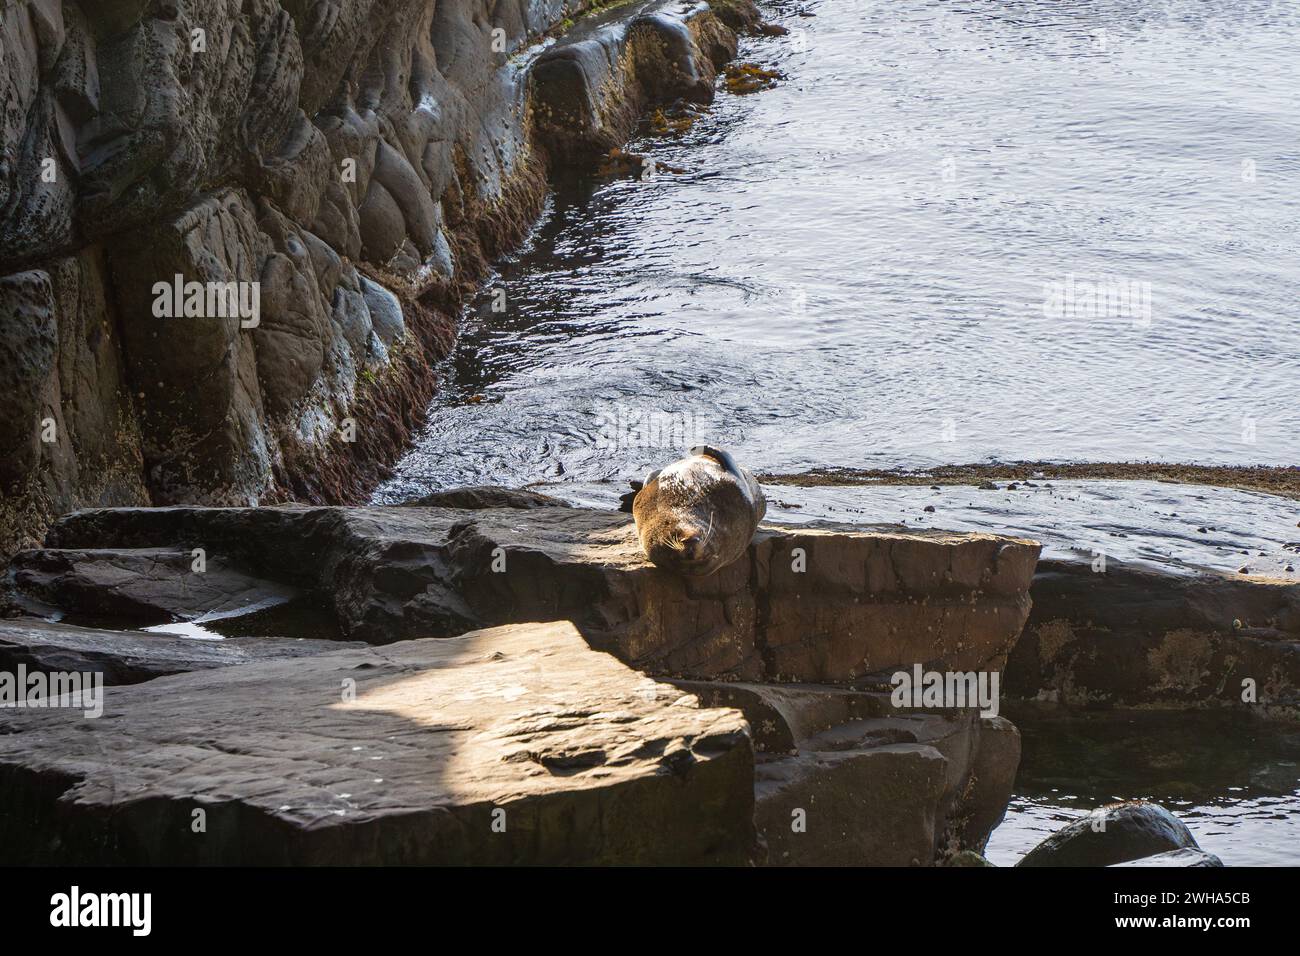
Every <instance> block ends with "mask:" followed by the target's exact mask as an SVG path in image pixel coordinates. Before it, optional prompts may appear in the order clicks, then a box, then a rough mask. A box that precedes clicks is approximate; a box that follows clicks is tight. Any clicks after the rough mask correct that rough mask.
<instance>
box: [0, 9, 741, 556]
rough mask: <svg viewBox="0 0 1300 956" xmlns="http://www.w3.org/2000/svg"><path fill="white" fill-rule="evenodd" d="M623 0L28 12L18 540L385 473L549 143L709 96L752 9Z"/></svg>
mask: <svg viewBox="0 0 1300 956" xmlns="http://www.w3.org/2000/svg"><path fill="white" fill-rule="evenodd" d="M596 6H598V4H596V3H594V2H593V0H568V2H564V0H464V2H456V3H445V2H434V0H383V2H380V0H315V2H311V0H251V2H248V3H240V4H233V3H228V2H225V0H186V2H185V3H176V4H173V3H163V4H158V3H149V2H146V0H115V2H112V3H103V2H91V0H29V2H18V3H7V4H5V5H4V7H3V9H0V133H3V136H2V137H0V142H2V143H3V150H4V152H3V155H2V156H0V316H3V318H4V322H3V323H0V386H3V387H0V440H2V444H3V447H4V448H5V449H6V450H8V449H11V448H12V449H13V450H14V451H13V454H12V455H8V454H7V455H6V460H5V461H4V462H3V463H2V464H0V491H3V495H0V556H4V555H7V554H9V553H11V552H12V551H13V550H15V549H16V547H17V546H19V545H20V544H21V543H22V542H24V541H30V540H31V539H32V538H33V537H34V536H35V535H38V534H39V533H40V531H41V530H42V529H43V527H44V526H45V524H47V523H48V521H49V520H50V519H51V518H52V517H53V516H55V515H57V514H59V513H61V512H64V511H67V510H70V509H72V508H75V507H82V506H87V505H120V504H145V503H155V504H160V503H174V502H200V503H209V504H226V505H233V504H239V505H246V504H251V503H256V502H265V501H275V500H287V499H298V500H309V501H329V502H342V501H353V500H357V499H358V498H359V497H360V496H361V495H362V494H363V493H364V492H365V491H366V490H368V489H369V488H370V487H372V486H373V484H374V483H375V482H376V481H377V479H378V478H379V476H380V475H382V474H383V472H384V469H385V468H386V467H387V465H388V464H389V463H390V462H391V461H392V460H393V459H394V458H395V456H396V455H397V454H398V452H399V451H400V449H401V447H402V445H403V443H404V442H405V441H406V439H407V437H408V435H409V429H410V428H411V426H412V425H413V424H414V423H415V422H416V421H418V420H419V418H420V417H421V416H422V414H423V412H424V409H425V408H426V406H427V402H428V399H429V396H430V394H431V392H432V389H433V388H434V378H433V373H432V371H431V365H432V363H433V362H434V361H435V360H436V359H438V358H439V357H440V356H442V355H444V354H445V353H446V351H447V350H448V349H449V348H450V345H451V342H452V339H453V336H454V321H453V316H454V315H455V314H456V311H457V308H458V305H459V303H460V301H461V298H462V297H463V296H464V294H465V293H466V291H467V290H468V288H470V286H471V285H472V283H473V282H474V281H476V280H477V279H478V278H480V277H481V276H482V275H483V274H484V272H485V269H486V263H487V262H488V261H489V260H491V259H492V258H494V257H496V256H498V255H500V254H501V253H503V252H504V251H505V250H506V249H507V248H508V247H509V246H510V245H511V244H512V243H514V242H516V241H518V240H519V239H520V238H522V236H523V235H524V233H525V231H526V229H527V228H528V226H529V225H530V224H531V222H532V220H533V218H534V217H535V215H536V213H537V212H538V211H539V210H540V207H541V201H542V198H543V192H544V183H545V174H546V171H547V169H548V166H549V163H550V162H551V156H552V155H553V156H554V157H555V159H556V161H567V160H570V159H573V158H575V157H578V156H580V155H590V154H591V153H593V152H595V151H599V150H600V149H603V148H606V146H607V144H612V143H615V142H619V141H621V140H622V139H623V138H624V137H626V135H627V134H628V132H629V131H630V129H631V125H632V123H633V121H634V120H635V118H636V114H637V113H638V111H639V110H641V109H642V108H643V107H644V106H645V105H647V104H648V103H650V102H653V101H654V100H656V99H658V98H675V97H679V96H691V97H693V98H707V97H708V96H709V95H710V94H711V91H712V86H711V80H712V77H713V75H714V74H715V72H716V70H717V67H718V63H719V62H720V61H721V59H723V58H725V57H727V56H730V55H731V54H732V53H734V50H735V35H734V29H736V28H739V27H740V26H741V25H743V22H744V16H745V14H744V11H746V10H752V7H751V6H750V5H749V4H747V3H745V2H739V3H737V2H735V0H728V2H727V3H726V4H724V5H722V6H723V7H724V10H723V14H722V17H719V16H718V15H716V14H714V13H713V12H712V11H711V10H710V8H709V7H708V6H707V5H698V6H693V7H689V8H685V9H684V8H683V7H682V6H681V5H678V4H670V3H666V2H662V0H659V2H645V0H642V2H635V3H631V4H625V5H621V6H619V7H618V8H616V9H613V10H610V11H607V12H598V13H592V14H591V15H590V16H587V14H589V13H590V11H591V9H592V8H593V7H596ZM738 10H739V11H741V12H740V13H739V14H738V13H737V11H738ZM568 18H577V24H578V29H577V31H576V33H577V35H576V36H575V37H574V38H573V40H572V41H566V40H561V41H559V42H556V43H552V44H550V45H548V46H546V47H545V48H543V46H542V45H541V44H539V43H538V42H537V41H538V40H539V39H540V38H541V37H542V36H543V35H544V34H546V33H547V32H548V31H552V30H556V29H557V28H559V27H560V26H561V25H562V24H564V23H565V22H567V20H568ZM724 20H725V22H724ZM727 23H732V24H733V25H734V26H727V25H726V24H727ZM566 64H580V68H579V72H580V73H581V74H582V77H583V78H584V79H583V82H582V84H581V85H580V86H579V87H576V88H575V87H573V85H572V83H571V82H570V80H571V78H572V77H571V72H566V66H565V65H566ZM597 66H598V67H599V68H597ZM579 108H580V109H581V111H585V112H584V115H587V116H589V117H591V118H597V119H598V122H587V121H585V120H583V121H581V122H577V121H575V122H576V125H574V126H572V127H570V126H566V125H564V124H562V123H558V122H557V120H558V117H559V113H560V112H564V115H566V116H567V115H569V113H571V112H572V111H573V110H577V109H579Z"/></svg>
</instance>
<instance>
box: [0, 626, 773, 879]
mask: <svg viewBox="0 0 1300 956" xmlns="http://www.w3.org/2000/svg"><path fill="white" fill-rule="evenodd" d="M0 787H3V789H4V792H5V794H6V798H5V807H4V809H3V811H2V812H0V858H3V859H4V860H5V861H10V862H12V861H23V862H50V861H57V862H60V863H72V862H76V863H86V864H114V865H122V864H159V863H161V864H272V865H275V864H292V865H310V864H344V865H360V864H381V863H382V864H436V863H441V864H458V865H465V864H609V863H619V864H702V863H707V864H744V863H747V862H749V861H750V860H751V859H753V857H754V854H755V851H756V844H755V838H754V823H753V806H754V790H753V752H752V749H751V747H750V742H749V736H748V732H747V728H746V725H745V722H744V720H743V718H742V717H741V715H740V714H739V713H737V712H736V711H733V710H726V709H718V708H711V709H701V708H699V707H696V706H693V704H692V703H691V701H690V700H689V699H685V700H684V699H683V697H682V694H681V692H680V691H677V690H676V689H674V688H672V687H668V686H666V685H662V684H656V683H655V682H653V681H649V680H647V679H646V678H644V677H643V676H642V675H640V674H637V673H636V672H634V671H632V670H630V669H628V668H627V667H624V666H623V665H621V664H619V663H618V662H617V661H615V660H614V659H613V658H612V657H610V656H608V655H606V654H602V653H599V652H597V651H593V650H591V649H590V648H588V647H587V645H586V643H585V642H584V641H583V639H582V637H581V636H580V635H578V634H577V632H576V631H575V630H574V629H573V628H572V627H571V626H569V625H566V624H530V625H521V626H515V627H504V628H497V629H493V630H487V631H479V632H475V633H470V634H466V635H463V636H461V637H457V638H449V639H444V640H421V641H406V642H403V643H401V644H398V645H394V646H389V647H383V648H360V649H346V650H341V651H336V652H334V653H329V654H320V655H316V656H309V657H301V658H298V659H296V660H287V661H261V662H259V663H257V664H254V665H249V666H239V667H227V668H222V669H220V670H214V671H206V672H202V673H194V674H186V675H180V676H175V677H161V678H158V679H156V680H152V681H148V682H147V683H143V684H137V685H133V686H130V687H113V688H108V689H107V690H106V691H105V694H104V716H103V717H102V718H100V719H89V720H88V719H85V718H83V717H82V716H81V715H80V713H79V712H77V711H72V710H59V709H42V710H36V709H30V710H14V711H3V712H0Z"/></svg>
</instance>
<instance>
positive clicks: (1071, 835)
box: [1016, 801, 1200, 866]
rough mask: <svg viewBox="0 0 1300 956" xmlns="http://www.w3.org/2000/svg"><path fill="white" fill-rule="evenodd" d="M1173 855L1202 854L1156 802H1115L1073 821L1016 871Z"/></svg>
mask: <svg viewBox="0 0 1300 956" xmlns="http://www.w3.org/2000/svg"><path fill="white" fill-rule="evenodd" d="M1174 850H1200V847H1199V846H1198V845H1197V843H1196V838H1195V837H1193V836H1192V833H1191V831H1190V830H1188V829H1187V827H1186V825H1184V824H1183V822H1182V821H1181V820H1179V819H1178V818H1177V817H1176V816H1174V815H1173V814H1172V813H1170V812H1169V811H1168V810H1166V809H1165V808H1164V807H1161V806H1158V805H1157V804H1154V803H1146V802H1143V801H1132V802H1129V803H1116V804H1112V805H1110V806H1108V807H1102V808H1101V809H1100V810H1094V811H1093V812H1092V813H1090V814H1088V815H1087V816H1085V817H1083V818H1081V819H1079V820H1075V821H1074V822H1073V823H1071V824H1069V825H1068V826H1065V827H1063V828H1061V829H1060V830H1057V831H1056V832H1055V833H1053V834H1052V835H1051V836H1050V837H1048V838H1047V839H1046V840H1044V841H1043V842H1042V843H1040V844H1038V846H1036V847H1034V848H1033V849H1032V850H1030V851H1029V852H1028V853H1027V854H1026V855H1025V856H1024V858H1023V859H1021V861H1020V862H1019V863H1017V864H1016V865H1017V866H1111V865H1113V864H1116V863H1125V862H1128V861H1130V860H1140V859H1142V858H1144V857H1151V856H1155V855H1156V854H1161V853H1167V852H1170V851H1174Z"/></svg>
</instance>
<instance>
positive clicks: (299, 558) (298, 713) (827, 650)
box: [0, 496, 1038, 865]
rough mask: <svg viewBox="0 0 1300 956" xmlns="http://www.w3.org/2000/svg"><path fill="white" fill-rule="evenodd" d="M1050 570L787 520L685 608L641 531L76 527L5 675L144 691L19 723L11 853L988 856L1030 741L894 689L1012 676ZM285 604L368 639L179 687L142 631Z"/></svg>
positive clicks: (5, 728) (12, 744) (197, 512)
mask: <svg viewBox="0 0 1300 956" xmlns="http://www.w3.org/2000/svg"><path fill="white" fill-rule="evenodd" d="M479 497H480V499H481V497H482V496H479ZM496 500H497V501H498V502H499V501H500V499H499V497H498V498H497V499H496ZM527 503H528V504H529V505H537V504H538V502H535V501H529V502H527ZM196 549H201V550H202V552H203V554H204V556H205V561H206V563H205V568H206V570H204V571H202V572H196V571H194V570H193V569H192V564H190V563H187V562H186V560H185V559H186V558H189V556H191V555H193V554H194V553H195V551H196ZM1037 555H1038V546H1037V545H1036V544H1035V543H1033V542H1029V541H1024V540H1019V539H1014V538H1006V537H997V536H991V535H979V534H967V535H955V534H946V533H942V532H914V531H908V530H904V529H900V528H896V527H868V528H845V527H834V526H819V527H815V528H810V527H803V528H799V529H792V528H782V527H776V526H772V527H764V528H762V529H760V533H759V534H758V535H757V536H756V538H755V540H754V542H753V544H752V545H751V547H750V549H749V553H748V554H747V555H746V557H745V558H744V559H742V560H741V561H740V562H738V563H737V564H735V565H733V566H732V567H730V568H727V569H724V570H723V571H722V572H720V573H718V574H717V575H714V576H712V577H710V578H706V579H702V580H699V581H691V582H688V581H684V580H682V579H680V578H677V577H675V576H672V575H668V574H665V573H664V572H661V571H659V570H658V569H656V568H654V567H653V566H651V565H649V564H648V563H646V562H645V560H644V559H643V557H642V556H641V554H640V552H639V549H638V548H637V545H636V540H635V534H634V528H633V526H632V523H631V521H630V518H629V517H628V516H627V515H623V514H620V513H617V512H606V511H597V510H590V509H583V508H569V507H547V506H541V507H536V506H533V507H528V508H508V507H493V508H485V509H477V510H470V509H457V508H445V507H424V506H421V507H391V508H325V507H302V506H284V507H263V508H256V509H253V508H229V509H222V508H191V507H174V508H157V509H143V508H142V509H103V510H94V511H86V512H81V513H78V514H74V515H71V516H68V517H66V518H64V519H62V520H61V521H60V522H59V523H58V524H57V525H56V526H55V527H54V528H53V529H51V531H50V534H49V536H48V540H47V547H46V548H44V549H39V550H37V551H32V552H26V553H23V554H20V555H19V556H18V557H17V558H16V559H15V562H14V565H13V570H12V572H11V575H10V581H9V584H10V586H11V588H12V589H13V591H14V593H15V595H16V597H17V599H18V601H19V602H20V603H23V604H25V605H26V606H28V607H29V608H32V609H37V608H44V609H46V610H48V609H51V608H55V609H57V611H58V613H59V614H61V615H63V616H64V617H63V619H62V620H61V621H60V622H59V623H51V622H49V621H36V620H34V619H32V618H31V617H24V618H18V619H13V620H5V621H0V667H9V668H12V667H14V666H15V665H16V663H18V662H20V661H21V662H22V663H24V664H26V665H27V666H28V667H29V668H37V669H40V668H45V669H49V670H55V669H59V668H68V667H70V666H73V665H79V666H76V667H74V669H80V668H81V667H84V668H89V669H99V670H102V671H103V672H104V673H105V674H106V678H107V679H109V680H110V681H111V680H113V679H121V680H124V681H130V682H131V683H130V684H129V686H120V685H119V686H111V687H109V688H107V690H106V691H105V698H104V716H103V717H102V718H100V719H98V720H95V719H84V718H82V717H81V716H80V713H79V712H76V711H69V710H26V711H0V781H2V782H3V786H4V787H5V790H6V793H8V794H11V795H13V799H12V800H11V801H9V802H8V803H7V805H6V807H5V808H4V809H3V810H0V847H4V848H5V849H4V851H3V852H4V853H5V854H6V855H7V856H8V857H9V858H10V859H12V860H33V859H39V860H42V861H50V862H55V861H73V860H86V861H97V860H113V861H116V862H143V863H154V862H277V863H280V862H284V863H287V862H295V863H296V862H313V863H316V862H330V863H338V862H351V863H357V862H403V863H417V862H462V863H480V862H481V863H493V862H496V863H501V862H536V863H542V862H550V863H576V862H655V863H706V862H713V863H743V862H760V863H769V864H773V865H800V864H817V863H823V864H877V865H886V864H888V865H917V864H920V865H924V864H930V863H934V862H936V861H939V860H942V859H945V858H947V857H948V856H950V855H952V854H955V853H958V852H961V851H963V850H967V849H969V850H976V851H978V850H980V849H982V848H983V846H984V842H985V841H986V839H987V837H988V833H989V832H990V831H991V829H992V828H993V826H995V825H996V823H997V822H998V820H999V819H1000V818H1001V815H1002V812H1003V810H1004V808H1005V806H1006V801H1007V799H1008V796H1009V794H1010V790H1011V785H1012V782H1013V779H1014V776H1015V770H1016V766H1017V764H1018V761H1019V735H1018V733H1017V732H1016V730H1015V728H1014V727H1013V726H1012V725H1011V724H1009V723H1008V722H1006V721H1005V720H1002V719H1000V718H982V717H981V716H980V715H979V714H978V713H977V712H976V711H975V710H973V709H960V710H958V709H952V710H927V711H924V712H914V711H910V710H902V709H897V708H895V707H893V706H892V704H891V702H890V700H889V694H888V693H887V691H886V690H884V689H882V679H884V678H885V675H887V674H888V673H889V672H892V670H894V669H896V668H898V667H900V666H905V667H910V666H911V665H912V664H913V663H922V664H924V665H926V666H927V667H932V668H935V669H940V670H945V669H952V670H980V671H986V670H997V669H1000V668H1001V666H1002V664H1003V662H1004V661H1005V659H1006V656H1007V653H1008V651H1009V650H1010V648H1011V646H1012V644H1013V643H1014V642H1015V640H1016V638H1017V636H1018V635H1019V633H1020V630H1021V627H1022V626H1023V623H1024V620H1025V618H1026V616H1027V615H1028V613H1029V599H1028V595H1027V592H1028V588H1029V584H1030V580H1031V578H1032V575H1033V572H1034V565H1035V561H1036V559H1037ZM796 568H802V570H796ZM123 569H127V573H123ZM146 569H147V573H146ZM204 574H210V575H212V577H211V578H210V579H207V580H203V581H200V580H198V579H199V578H200V577H201V576H202V575H204ZM275 600H282V601H284V602H286V603H285V604H284V606H289V604H288V603H287V602H293V601H303V600H306V601H308V602H310V603H312V604H314V605H317V606H318V607H322V608H327V609H328V610H329V611H330V612H331V614H332V615H333V616H334V618H335V624H336V626H337V634H338V636H339V637H340V638H341V639H342V640H344V641H347V642H352V643H345V644H339V643H334V644H331V643H330V642H328V641H321V640H312V641H302V640H297V639H294V638H289V637H283V636H274V635H273V634H272V633H271V632H268V635H269V636H267V637H265V638H263V639H261V640H260V641H259V640H258V639H256V638H251V637H250V638H245V639H242V640H244V641H245V644H251V645H255V646H256V645H260V647H261V649H260V650H259V651H256V652H247V651H246V652H245V653H255V654H257V656H256V657H249V658H247V659H246V660H245V661H243V662H241V661H240V660H239V659H238V655H235V654H232V655H230V657H229V659H216V656H215V655H214V654H198V653H196V654H195V655H194V657H195V659H194V660H193V661H192V662H190V663H187V662H186V661H185V660H184V655H183V654H181V653H179V652H178V650H177V646H176V645H177V642H178V641H180V642H182V644H183V643H184V639H180V638H169V637H165V636H161V635H158V634H152V633H143V632H141V631H140V630H139V628H140V627H142V626H145V625H149V624H154V623H156V622H157V621H158V620H159V618H160V617H169V618H172V619H179V620H194V619H200V620H206V619H208V618H206V617H205V615H210V614H211V613H212V612H213V611H214V610H215V611H217V612H219V613H226V614H229V613H233V612H235V611H237V610H238V608H239V606H240V605H241V604H242V605H243V606H246V607H250V608H260V607H262V606H264V605H266V604H267V603H268V602H273V601H275ZM92 619H93V621H94V626H93V627H90V626H81V625H80V624H78V623H74V622H78V621H89V620H92ZM551 622H553V623H551ZM467 632H468V633H467ZM154 639H158V640H159V644H158V647H159V656H160V657H161V658H163V660H160V661H159V662H158V663H157V664H156V665H155V666H153V667H150V666H147V665H146V664H145V663H143V662H142V658H146V659H147V658H148V656H149V652H148V646H149V642H150V641H151V640H154ZM188 643H190V644H202V645H217V646H220V645H222V644H224V643H225V642H214V641H189V642H188ZM602 652H608V653H602ZM185 671H188V672H185ZM162 673H170V675H171V676H157V675H159V674H162ZM349 681H355V694H354V696H353V698H352V699H344V698H342V697H341V696H340V693H341V688H343V689H346V688H347V686H348V682H349ZM357 748H361V749H357ZM373 758H378V759H373ZM385 767H387V768H388V769H385ZM196 809H204V810H206V811H207V821H208V822H207V834H209V836H207V837H199V836H197V835H196V834H194V833H193V831H192V829H191V823H192V821H193V812H194V810H196ZM497 810H501V811H504V821H505V823H504V826H505V828H506V831H505V832H506V834H508V836H503V835H502V834H501V833H500V832H499V830H494V829H493V824H494V822H495V823H498V824H499V823H500V821H501V820H502V819H503V818H502V817H501V816H500V815H499V814H495V813H494V811H497Z"/></svg>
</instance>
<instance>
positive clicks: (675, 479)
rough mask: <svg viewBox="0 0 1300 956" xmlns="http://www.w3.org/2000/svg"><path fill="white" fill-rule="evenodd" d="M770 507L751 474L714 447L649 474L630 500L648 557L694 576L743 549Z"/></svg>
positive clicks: (725, 562) (708, 571)
mask: <svg viewBox="0 0 1300 956" xmlns="http://www.w3.org/2000/svg"><path fill="white" fill-rule="evenodd" d="M766 510H767V505H766V502H765V501H764V500H763V491H762V489H761V488H760V487H759V486H758V482H756V481H755V480H754V478H753V476H751V475H750V474H749V473H748V472H746V471H744V470H743V469H741V468H739V467H738V466H737V465H736V463H735V462H734V461H733V460H732V458H731V456H730V455H729V454H727V453H726V452H722V451H718V450H716V449H712V448H695V449H692V450H691V455H690V456H689V457H687V458H683V459H681V460H680V461H675V462H673V463H672V464H671V465H669V466H668V467H666V468H664V469H662V470H660V471H658V472H655V473H653V474H651V475H650V477H649V478H647V479H646V481H645V484H644V485H643V486H642V488H641V490H640V491H638V492H637V494H636V498H635V499H634V500H633V502H632V514H633V516H634V517H635V518H636V529H637V535H638V537H639V538H640V540H641V547H642V548H643V549H644V550H645V553H646V557H648V558H649V559H650V560H651V561H652V562H653V563H654V564H655V565H656V566H657V567H660V568H664V569H665V570H669V571H674V572H676V573H678V574H685V575H689V576H691V577H700V576H703V575H707V574H712V573H714V572H715V571H718V570H720V569H722V568H724V567H726V566H727V565H729V564H731V563H732V562H733V561H735V560H736V559H737V558H739V557H740V556H741V555H742V554H744V553H745V549H746V548H747V547H748V546H749V541H750V539H751V538H752V537H753V536H754V531H755V529H756V528H757V527H758V522H759V521H760V520H761V519H762V517H763V514H764V513H765V512H766Z"/></svg>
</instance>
